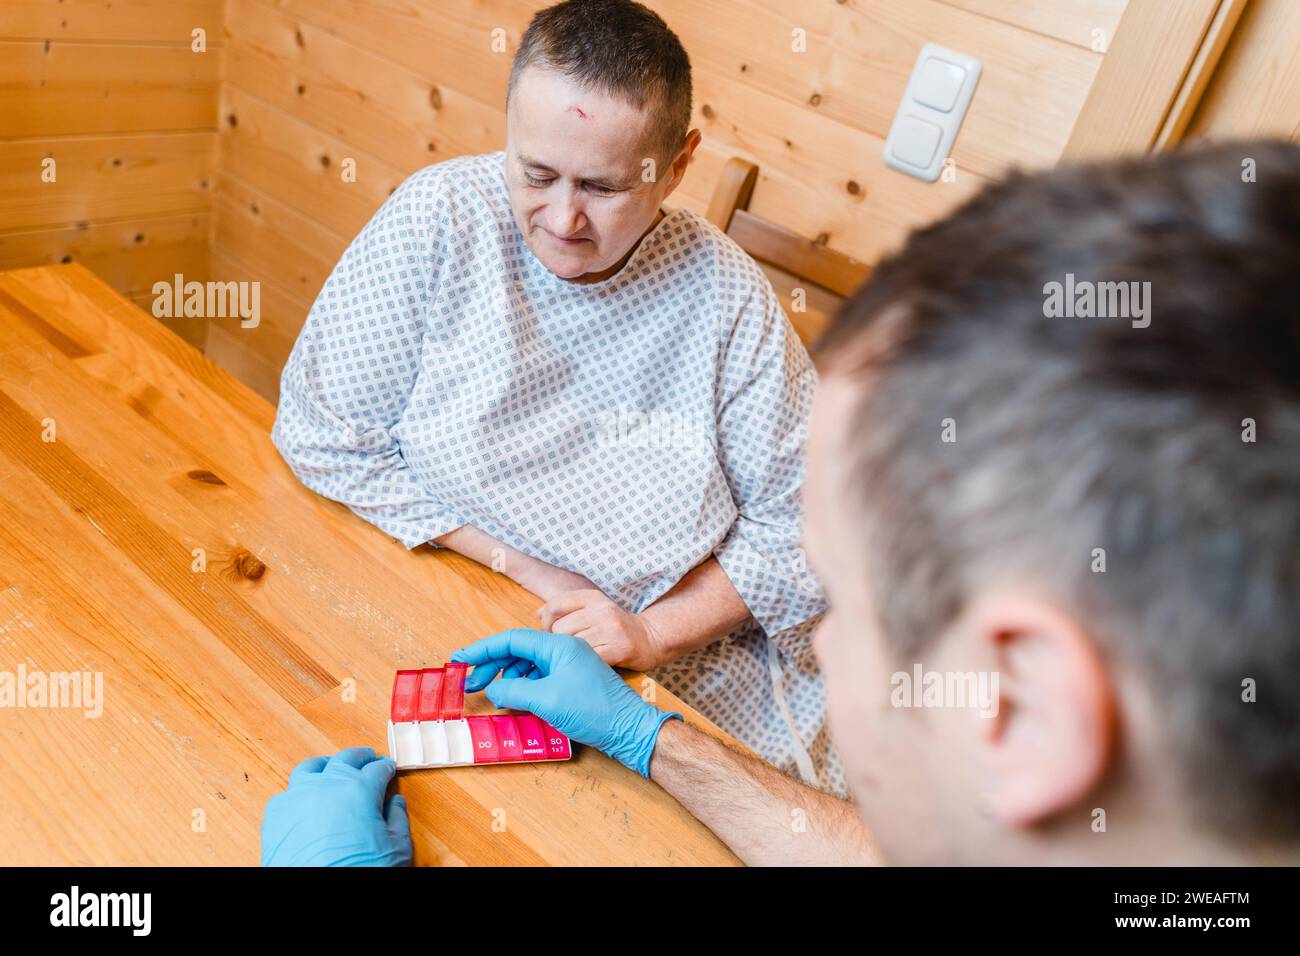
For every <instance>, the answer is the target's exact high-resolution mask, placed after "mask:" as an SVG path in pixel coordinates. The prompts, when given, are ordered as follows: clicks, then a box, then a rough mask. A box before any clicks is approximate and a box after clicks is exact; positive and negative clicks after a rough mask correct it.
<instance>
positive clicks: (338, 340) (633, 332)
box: [273, 153, 844, 794]
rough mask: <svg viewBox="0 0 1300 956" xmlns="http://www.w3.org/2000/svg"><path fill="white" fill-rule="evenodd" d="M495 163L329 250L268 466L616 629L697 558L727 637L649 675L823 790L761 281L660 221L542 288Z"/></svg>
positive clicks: (810, 379)
mask: <svg viewBox="0 0 1300 956" xmlns="http://www.w3.org/2000/svg"><path fill="white" fill-rule="evenodd" d="M503 162H504V154H503V153H489V154H485V155H481V156H466V157H460V158H457V159H454V160H450V161H448V162H444V163H439V164H437V165H434V166H429V167H426V168H424V169H422V170H420V171H418V172H416V173H415V174H413V175H412V176H410V177H409V178H408V179H407V180H406V181H405V182H404V183H403V184H402V185H401V186H400V187H398V189H397V190H396V192H394V194H393V195H392V196H390V197H389V199H388V201H387V202H386V203H385V204H384V205H383V207H382V208H381V209H380V210H379V211H378V212H377V213H376V214H375V216H374V218H373V219H372V220H371V221H370V222H369V223H368V224H367V225H366V227H365V228H364V229H363V230H362V232H361V233H360V234H359V235H358V236H357V237H356V239H355V240H353V242H352V243H351V244H350V245H349V246H348V248H347V250H346V252H345V253H344V255H343V257H342V259H341V260H340V261H339V263H338V264H337V266H336V267H335V268H334V270H333V272H332V273H331V275H330V276H329V278H328V280H327V281H326V282H325V285H324V286H323V288H322V289H321V292H320V294H319V296H318V297H317V299H316V301H315V303H314V304H313V306H312V308H311V311H310V313H309V314H308V316H307V320H306V323H305V324H304V326H303V329H302V331H301V333H300V335H299V338H298V340H297V343H296V344H295V346H294V349H293V352H292V354H291V356H290V357H289V360H288V362H287V364H286V366H285V368H284V372H283V376H282V380H281V397H280V407H279V413H278V415H277V418H276V422H275V427H274V431H273V439H274V441H275V444H276V447H277V448H278V449H279V450H280V452H281V454H282V455H283V456H284V458H285V460H286V461H287V462H288V463H289V465H290V466H291V467H292V469H293V471H294V473H295V474H296V475H297V476H298V478H299V479H300V480H301V481H302V482H303V483H304V484H305V485H307V487H309V488H311V489H312V490H313V491H316V492H317V493H319V494H322V495H324V496H326V497H328V498H331V499H334V500H337V501H340V502H342V503H344V504H346V505H347V506H348V507H350V508H351V509H352V510H353V511H355V512H356V513H357V514H358V515H360V516H361V517H362V518H364V519H366V520H367V521H369V522H371V523H373V524H375V525H376V526H378V527H379V528H381V529H383V530H384V531H386V532H387V533H389V534H391V535H392V536H394V537H395V538H397V539H398V540H400V541H401V542H402V543H403V544H404V545H405V546H406V547H407V548H414V547H416V546H418V545H420V544H423V543H426V542H431V541H432V539H434V538H437V537H440V536H442V535H444V534H447V533H448V532H451V531H453V530H455V529H456V528H458V527H460V526H462V525H472V526H474V527H476V528H479V529H481V530H482V531H484V532H486V533H488V534H490V535H492V536H494V537H495V538H497V539H498V540H499V541H501V542H503V543H505V544H507V545H509V546H510V547H512V548H515V549H517V550H518V551H520V552H522V553H524V554H526V555H529V556H531V557H534V558H538V559H540V560H542V561H545V562H548V563H549V564H552V565H554V566H556V567H559V568H564V569H568V570H570V571H573V572H576V573H577V574H580V575H582V576H585V577H586V578H587V579H588V580H590V581H591V582H592V583H594V584H595V585H596V586H597V587H598V588H600V589H601V590H602V591H603V592H604V593H605V594H606V595H607V596H608V597H609V598H610V599H611V600H613V601H614V602H615V603H616V604H617V605H619V606H620V607H622V608H623V609H625V610H627V611H629V612H632V613H638V612H640V611H642V610H643V609H644V608H646V607H647V606H649V605H650V604H652V603H654V602H655V600H656V599H658V598H659V597H660V596H661V595H663V594H664V593H665V592H667V591H668V590H669V589H670V588H672V587H673V585H674V584H676V583H677V582H678V581H679V580H680V579H681V578H682V577H683V575H685V574H686V573H687V572H688V571H690V570H691V569H692V568H694V567H695V566H696V565H699V564H700V563H701V562H702V561H705V560H707V559H708V558H709V557H710V556H711V555H712V556H713V557H715V558H716V559H717V561H718V563H719V564H720V565H721V567H722V568H723V570H724V571H725V572H726V575H727V577H728V578H729V579H730V581H731V584H732V585H733V586H734V587H735V589H736V591H737V592H738V593H739V595H740V597H741V598H742V599H743V601H744V603H745V605H746V607H747V608H748V610H749V612H750V614H751V615H752V619H751V620H750V621H749V622H748V623H746V624H743V625H741V626H740V627H739V628H737V629H736V630H734V631H733V632H732V633H730V634H728V635H727V636H726V637H724V638H722V639H721V640H718V641H715V642H713V643H711V644H709V645H707V646H705V647H703V648H700V649H698V650H695V651H692V652H690V653H688V654H686V655H685V656H683V657H679V658H678V659H676V660H674V661H671V662H669V663H667V664H664V665H663V666H661V667H659V668H658V669H657V670H656V671H654V672H653V676H654V677H656V678H657V679H658V680H659V681H660V682H661V683H662V684H663V685H664V686H665V687H667V688H668V689H669V690H671V691H673V692H674V693H676V694H678V695H679V696H681V697H682V698H683V699H684V700H686V701H687V702H688V703H690V704H691V705H692V706H694V707H695V708H696V709H698V710H699V711H701V712H702V713H703V714H704V715H705V716H707V717H709V718H710V719H712V720H713V721H714V722H716V723H717V724H718V725H720V726H721V727H723V728H724V729H725V730H727V731H728V732H729V733H731V734H732V735H734V736H735V737H737V738H738V739H739V740H741V741H743V742H744V743H746V744H747V745H749V746H750V747H752V748H753V749H754V750H755V751H756V752H757V753H759V754H760V755H761V756H762V757H764V759H766V760H768V761H770V762H771V763H773V764H775V765H776V766H778V767H780V768H781V769H783V770H785V771H787V772H789V773H792V774H796V775H798V776H800V777H801V778H803V779H805V780H806V781H807V782H809V783H811V784H813V785H815V786H820V787H822V788H824V789H827V790H831V791H832V792H837V793H841V794H842V793H843V792H844V783H843V778H842V774H841V771H840V768H839V762H838V759H837V758H836V756H835V754H834V752H833V750H832V749H831V746H830V742H829V732H828V729H827V728H826V726H825V723H826V722H825V707H824V700H823V691H822V682H821V679H820V676H819V674H818V670H817V666H816V663H815V661H814V659H813V656H812V651H811V647H810V641H809V635H810V632H811V629H812V625H813V624H815V620H814V619H815V617H816V615H818V614H819V613H820V612H821V611H822V609H823V607H824V603H823V597H822V594H821V590H820V588H819V586H818V584H817V582H816V580H815V579H814V578H813V577H812V576H811V574H810V573H809V572H808V571H807V569H806V566H805V562H804V560H803V554H802V551H801V549H800V546H799V536H800V524H801V520H800V519H801V509H800V489H801V485H802V482H803V473H804V447H805V439H806V429H807V422H808V415H809V411H810V406H811V402H812V397H813V392H814V389H815V386H816V375H815V372H814V370H813V368H812V365H811V362H810V361H809V358H808V355H807V353H806V352H805V350H804V348H803V346H802V344H801V343H800V342H799V340H798V338H797V337H796V335H795V333H794V331H793V329H792V328H791V326H790V323H789V321H788V320H787V319H786V317H785V315H784V313H783V312H782V310H781V307H780V304H779V302H778V300H777V298H776V296H775V294H774V292H773V290H772V287H771V284H770V283H769V282H768V281H767V278H766V277H765V276H764V275H763V273H762V271H761V270H760V269H759V268H758V266H757V265H756V264H755V263H754V262H753V260H752V259H750V258H749V257H748V256H747V255H746V254H745V253H744V252H743V251H742V250H741V249H740V248H739V246H737V245H736V244H735V243H734V242H733V241H731V240H730V239H728V238H727V237H726V236H724V235H723V234H722V233H721V232H720V231H719V230H718V229H716V228H714V227H713V226H712V225H711V224H709V223H708V222H707V221H706V220H704V219H702V218H701V217H699V216H697V215H695V214H694V213H692V212H690V211H688V210H685V209H678V210H676V211H673V212H671V213H668V214H667V215H666V216H664V218H662V219H661V220H660V221H659V222H658V224H657V225H656V226H655V227H654V228H653V229H652V231H651V232H650V233H649V234H648V235H646V236H645V237H644V238H643V239H642V241H641V242H640V244H639V245H638V246H637V247H636V249H635V251H634V252H633V253H632V256H631V258H630V259H629V260H628V262H627V264H626V265H625V266H624V267H623V268H622V269H621V270H620V271H618V272H617V273H615V274H614V275H613V276H612V277H610V278H607V279H605V280H603V281H599V282H594V283H587V284H582V283H575V282H569V281H566V280H564V279H561V278H559V277H557V276H555V275H554V274H552V273H551V272H549V271H548V270H547V269H546V268H545V267H544V266H543V265H542V264H541V263H540V262H539V261H538V260H537V259H536V257H535V256H534V255H533V253H532V252H531V250H529V248H528V247H527V245H526V243H525V241H524V239H523V237H522V235H521V234H520V232H519V229H518V228H517V226H516V224H515V220H514V218H513V216H512V213H511V207H510V198H509V194H508V191H507V185H506V181H505V176H504V172H503Z"/></svg>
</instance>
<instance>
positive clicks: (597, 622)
mask: <svg viewBox="0 0 1300 956" xmlns="http://www.w3.org/2000/svg"><path fill="white" fill-rule="evenodd" d="M537 616H538V617H540V618H541V620H542V627H543V628H545V629H546V630H548V631H550V632H551V633H552V634H571V635H573V636H574V637H580V638H582V639H583V640H584V641H586V642H587V643H588V644H590V645H591V647H592V649H593V650H595V652H596V653H597V654H598V655H600V658H601V660H603V661H604V662H605V663H606V664H609V665H611V666H616V667H630V668H633V669H635V670H639V671H648V670H651V669H652V668H655V667H658V666H659V665H660V664H663V663H665V662H667V661H668V660H669V656H668V655H667V653H666V649H665V648H664V646H663V642H662V641H661V640H660V636H659V634H658V633H657V632H656V630H655V628H654V626H653V625H652V624H651V623H650V622H649V621H648V620H646V618H645V616H644V615H641V614H631V613H629V612H628V611H625V610H623V609H622V608H621V607H619V606H618V605H617V604H615V603H614V602H613V601H611V600H610V599H609V598H608V597H606V596H605V594H604V592H602V591H598V590H596V589H595V588H583V589H581V590H575V591H566V592H565V593H563V594H560V595H557V596H556V597H553V598H551V600H549V601H547V602H546V603H545V604H544V605H543V606H542V608H541V609H540V610H539V611H538V612H537Z"/></svg>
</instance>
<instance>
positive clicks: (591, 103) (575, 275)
mask: <svg viewBox="0 0 1300 956" xmlns="http://www.w3.org/2000/svg"><path fill="white" fill-rule="evenodd" d="M507 128H508V131H509V132H508V136H509V139H508V143H507V146H506V181H507V183H508V184H509V187H510V204H511V206H512V208H513V210H514V215H515V222H516V223H517V224H518V226H519V231H520V232H521V233H522V234H523V236H524V241H525V242H527V243H528V248H529V249H531V250H532V252H533V255H535V256H536V257H537V258H538V259H539V260H540V261H541V262H542V264H543V265H544V266H546V268H547V269H549V270H550V271H551V272H553V273H555V274H556V275H557V276H559V277H561V278H563V279H570V280H573V281H575V282H592V281H597V280H599V279H603V278H606V277H608V276H609V275H612V274H613V273H614V272H616V271H617V270H618V268H620V267H621V266H622V265H623V262H624V260H625V258H626V256H627V255H628V253H630V252H631V250H632V248H633V246H635V245H636V243H637V240H639V239H640V238H641V236H643V235H644V234H645V232H646V230H647V229H648V228H649V227H650V225H651V223H653V222H654V219H655V216H656V215H657V213H658V211H659V205H660V203H662V202H663V200H664V199H665V198H666V197H667V196H668V194H669V193H671V192H672V191H673V189H675V188H676V187H677V184H678V183H679V182H680V181H681V174H682V173H683V172H684V171H685V168H686V164H687V162H688V161H689V157H690V153H691V151H693V149H694V143H695V142H698V133H694V132H692V135H691V138H690V145H689V148H686V149H684V150H683V152H682V154H680V156H679V157H678V158H679V159H680V162H674V163H673V164H672V165H671V167H670V168H669V169H666V170H661V169H658V168H656V166H655V164H656V163H657V162H658V157H656V156H655V155H654V152H653V149H652V147H651V144H652V143H653V142H654V141H655V140H654V136H653V131H652V130H651V129H650V128H649V126H648V114H647V113H646V112H643V111H642V110H639V109H637V108H636V107H635V106H634V105H632V104H631V103H627V102H625V101H623V100H621V99H618V98H615V97H611V96H609V95H607V94H604V93H600V92H594V91H591V90H585V89H583V88H582V87H580V86H578V85H577V84H575V83H574V82H573V81H572V80H570V79H569V78H568V77H566V76H563V75H562V74H559V73H556V72H554V71H552V70H548V69H545V68H540V67H535V66H530V67H528V68H526V69H525V70H524V72H523V73H522V74H521V75H520V76H519V79H518V81H517V82H516V84H515V89H514V92H513V94H512V95H511V97H510V105H509V109H508V110H507ZM679 170H680V171H679Z"/></svg>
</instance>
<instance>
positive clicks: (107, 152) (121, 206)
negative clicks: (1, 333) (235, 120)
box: [0, 0, 224, 346]
mask: <svg viewBox="0 0 1300 956" xmlns="http://www.w3.org/2000/svg"><path fill="white" fill-rule="evenodd" d="M223 12H224V7H223V3H222V0H117V2H109V0H3V2H2V3H0V268H17V267H21V266H27V265H36V264H40V263H46V262H66V261H73V260H75V261H79V262H82V263H84V264H85V265H86V266H88V267H89V268H91V269H93V270H94V271H95V272H97V273H98V274H99V275H101V276H103V277H104V278H105V279H106V280H107V281H109V282H110V283H111V284H112V285H113V286H114V288H116V289H117V290H118V291H120V292H122V293H124V294H125V295H127V296H128V297H129V298H131V299H133V300H134V301H136V302H137V303H138V304H143V305H145V306H146V307H147V306H148V305H149V304H151V302H152V298H153V296H152V292H151V291H150V290H151V287H152V285H153V283H154V282H156V281H159V280H163V279H166V280H168V281H170V280H171V277H172V276H173V275H175V274H176V273H177V272H180V273H181V274H182V275H184V276H185V278H186V279H187V280H189V279H198V280H200V281H201V280H203V279H206V277H207V274H208V259H209V254H210V244H211V232H212V228H213V217H212V203H213V193H214V186H215V159H216V150H217V103H218V94H219V87H220V80H221V57H222V38H223V31H222V28H221V25H222V18H223ZM196 29H201V30H203V31H204V33H205V42H206V50H204V51H203V52H196V51H195V50H193V49H192V44H193V41H194V36H193V31H194V30H196ZM47 159H53V160H54V162H55V164H56V165H55V167H54V169H55V173H56V176H55V178H54V180H53V181H49V182H47V181H45V179H44V178H43V176H42V173H43V171H44V166H43V164H44V162H45V161H46V160H47ZM167 324H168V325H169V326H171V327H172V328H174V329H175V330H176V331H178V332H179V333H180V334H182V335H184V336H185V337H186V338H187V339H189V340H190V341H192V342H194V343H195V344H197V345H200V346H201V345H202V343H203V340H204V327H205V326H204V323H203V322H202V321H196V320H184V319H181V320H176V321H172V320H168V322H167Z"/></svg>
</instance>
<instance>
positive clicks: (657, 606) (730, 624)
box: [640, 556, 750, 661]
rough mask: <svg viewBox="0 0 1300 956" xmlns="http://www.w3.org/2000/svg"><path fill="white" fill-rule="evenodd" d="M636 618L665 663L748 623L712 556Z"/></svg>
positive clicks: (742, 604) (745, 609)
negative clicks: (648, 630) (644, 624)
mask: <svg viewBox="0 0 1300 956" xmlns="http://www.w3.org/2000/svg"><path fill="white" fill-rule="evenodd" d="M640 617H641V619H642V620H643V621H645V623H646V624H647V626H649V628H650V630H651V631H652V632H653V633H654V637H655V643H656V645H657V646H658V648H659V649H660V651H661V655H662V657H663V659H664V660H665V661H669V660H672V659H674V658H677V657H681V656H682V655H683V654H686V653H688V652H690V651H693V650H696V649H697V648H700V647H704V646H705V645H706V644H712V643H713V642H714V641H716V640H718V639H719V638H722V637H725V636H726V635H727V634H730V633H731V632H732V631H734V630H735V629H736V628H737V627H739V626H740V625H741V624H743V623H745V622H746V621H748V620H749V618H750V614H749V608H748V607H746V606H745V602H744V601H743V600H741V597H740V594H739V593H738V592H737V591H736V588H735V586H734V585H733V584H732V583H731V579H730V578H729V577H727V572H725V571H724V570H722V565H720V564H719V563H718V559H717V558H714V557H712V556H710V557H709V559H708V560H707V561H704V562H703V563H701V564H698V565H696V566H695V567H694V568H692V569H691V570H690V571H688V572H687V573H686V575H685V576H684V577H683V578H682V579H681V580H680V581H678V582H677V583H676V584H675V585H673V587H672V588H671V589H670V590H669V591H667V592H666V593H665V594H664V595H663V596H662V597H660V598H659V600H657V601H655V602H654V603H653V604H651V605H650V606H649V607H647V608H646V609H645V610H644V611H642V612H641V614H640Z"/></svg>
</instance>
